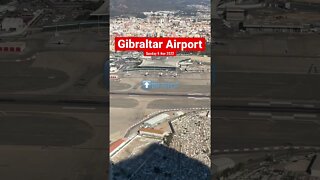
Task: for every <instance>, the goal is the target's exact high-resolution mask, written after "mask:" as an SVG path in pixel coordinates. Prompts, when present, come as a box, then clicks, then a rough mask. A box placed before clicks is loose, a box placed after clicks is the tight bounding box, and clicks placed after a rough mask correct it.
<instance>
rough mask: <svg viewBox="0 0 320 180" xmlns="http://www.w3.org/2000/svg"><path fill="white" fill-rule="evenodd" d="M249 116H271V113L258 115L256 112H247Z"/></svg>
mask: <svg viewBox="0 0 320 180" xmlns="http://www.w3.org/2000/svg"><path fill="white" fill-rule="evenodd" d="M249 115H250V116H272V114H271V113H262V112H261V113H258V112H249Z"/></svg>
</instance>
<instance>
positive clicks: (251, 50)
mask: <svg viewBox="0 0 320 180" xmlns="http://www.w3.org/2000/svg"><path fill="white" fill-rule="evenodd" d="M212 8H213V10H212V12H213V14H212V16H213V17H212V18H213V19H212V27H213V37H214V39H213V43H212V44H213V52H212V53H213V55H212V57H213V60H212V62H214V64H215V67H216V81H215V86H214V90H213V109H214V110H213V113H212V114H213V115H214V116H213V121H212V123H213V129H212V131H213V132H214V133H213V137H212V138H213V139H214V140H213V141H214V145H213V148H212V151H213V165H212V166H213V169H214V175H215V178H216V179H235V180H238V179H241V180H242V179H243V180H251V179H253V180H260V179H263V180H269V179H279V180H282V179H292V180H296V179H301V180H302V179H303V180H315V179H320V155H319V151H320V141H319V139H320V133H319V132H320V131H319V130H320V114H319V108H320V104H319V102H320V101H319V100H320V93H319V92H320V91H319V90H320V85H319V80H320V76H319V68H320V61H319V60H320V53H319V52H320V49H319V48H320V41H319V40H320V34H319V32H320V24H319V22H320V11H319V9H320V1H317V0H220V1H214V3H213V4H212Z"/></svg>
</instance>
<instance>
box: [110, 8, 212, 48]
mask: <svg viewBox="0 0 320 180" xmlns="http://www.w3.org/2000/svg"><path fill="white" fill-rule="evenodd" d="M144 14H145V15H146V17H145V18H137V17H116V18H113V19H110V49H111V50H112V51H114V38H115V37H116V36H135V37H204V38H206V41H207V42H210V41H211V34H210V31H211V26H210V11H209V10H208V11H199V12H197V13H196V14H195V15H194V16H187V15H181V14H179V11H177V12H173V11H159V12H145V13H144Z"/></svg>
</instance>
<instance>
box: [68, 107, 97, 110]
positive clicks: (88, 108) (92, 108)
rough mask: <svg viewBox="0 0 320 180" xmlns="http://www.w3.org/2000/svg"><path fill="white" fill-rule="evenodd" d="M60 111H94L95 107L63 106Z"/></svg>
mask: <svg viewBox="0 0 320 180" xmlns="http://www.w3.org/2000/svg"><path fill="white" fill-rule="evenodd" d="M62 109H80V110H95V109H96V108H95V107H71V106H64V107H62Z"/></svg>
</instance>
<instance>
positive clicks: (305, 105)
mask: <svg viewBox="0 0 320 180" xmlns="http://www.w3.org/2000/svg"><path fill="white" fill-rule="evenodd" d="M292 106H295V107H305V108H314V107H315V106H314V105H312V104H292Z"/></svg>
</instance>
